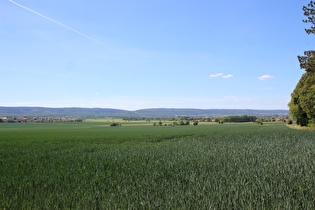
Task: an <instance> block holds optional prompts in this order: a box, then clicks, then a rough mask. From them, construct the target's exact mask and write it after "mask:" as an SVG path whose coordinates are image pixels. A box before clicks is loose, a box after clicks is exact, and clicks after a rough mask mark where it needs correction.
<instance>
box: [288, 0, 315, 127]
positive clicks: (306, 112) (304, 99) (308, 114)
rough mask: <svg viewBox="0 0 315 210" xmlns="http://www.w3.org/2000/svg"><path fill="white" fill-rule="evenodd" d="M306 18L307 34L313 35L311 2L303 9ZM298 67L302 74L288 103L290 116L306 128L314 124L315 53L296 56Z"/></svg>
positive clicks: (314, 7)
mask: <svg viewBox="0 0 315 210" xmlns="http://www.w3.org/2000/svg"><path fill="white" fill-rule="evenodd" d="M303 11H304V15H305V16H306V17H307V19H306V20H303V22H304V23H311V24H312V25H313V26H311V27H310V28H309V29H305V31H306V33H307V34H315V27H314V26H315V2H313V1H311V2H310V3H309V4H308V5H307V6H304V7H303ZM298 59H299V62H300V67H301V69H304V70H305V71H306V73H304V74H303V75H302V77H301V79H300V81H299V82H298V84H297V85H296V87H295V89H294V91H293V93H292V94H291V101H290V103H289V107H290V114H291V115H292V116H293V118H295V119H296V121H297V124H298V125H301V126H307V125H309V124H310V123H311V124H314V123H315V51H313V50H310V51H305V52H304V56H298Z"/></svg>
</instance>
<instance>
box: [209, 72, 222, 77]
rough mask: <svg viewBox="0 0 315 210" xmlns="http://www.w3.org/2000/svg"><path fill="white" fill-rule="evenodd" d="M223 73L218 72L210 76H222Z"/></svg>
mask: <svg viewBox="0 0 315 210" xmlns="http://www.w3.org/2000/svg"><path fill="white" fill-rule="evenodd" d="M222 75H223V74H222V73H218V74H211V75H210V77H219V76H222Z"/></svg>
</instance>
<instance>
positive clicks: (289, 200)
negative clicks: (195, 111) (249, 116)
mask: <svg viewBox="0 0 315 210" xmlns="http://www.w3.org/2000/svg"><path fill="white" fill-rule="evenodd" d="M110 123H112V121H111V120H109V121H89V122H83V123H25V124H4V123H3V124H0V208H1V207H2V208H12V209H36V208H39V209H56V208H57V209H66V208H75V209H86V208H88V209H115V208H118V209H138V208H145V209H154V208H158V209H174V208H175V209H196V208H197V209H226V208H228V209H240V208H241V209H276V208H277V209H300V208H302V209H314V202H315V200H314V195H315V183H314V177H315V168H314V159H315V135H314V132H313V131H303V130H294V129H290V128H288V127H287V126H285V124H282V123H265V124H264V125H263V126H258V125H253V124H247V123H242V124H232V123H231V124H229V123H226V124H224V125H218V124H213V123H201V124H200V125H198V126H176V127H173V126H155V127H154V126H152V123H153V122H151V123H147V122H129V123H123V126H121V127H110V126H109V124H110Z"/></svg>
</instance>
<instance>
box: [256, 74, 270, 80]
mask: <svg viewBox="0 0 315 210" xmlns="http://www.w3.org/2000/svg"><path fill="white" fill-rule="evenodd" d="M271 78H273V76H271V75H262V76H261V77H258V79H259V80H266V79H271Z"/></svg>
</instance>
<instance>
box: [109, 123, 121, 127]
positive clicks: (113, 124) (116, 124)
mask: <svg viewBox="0 0 315 210" xmlns="http://www.w3.org/2000/svg"><path fill="white" fill-rule="evenodd" d="M110 126H121V124H119V123H112V124H110Z"/></svg>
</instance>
